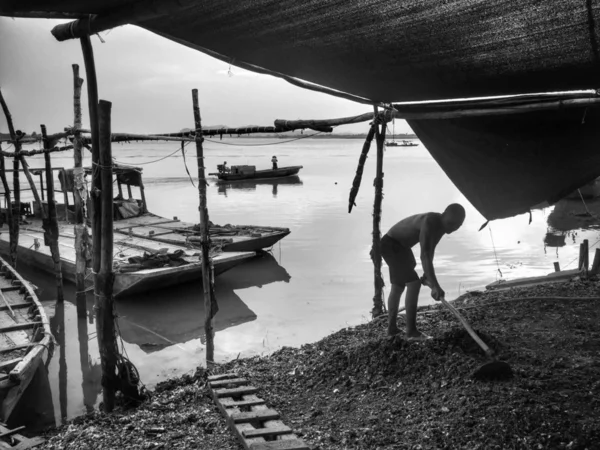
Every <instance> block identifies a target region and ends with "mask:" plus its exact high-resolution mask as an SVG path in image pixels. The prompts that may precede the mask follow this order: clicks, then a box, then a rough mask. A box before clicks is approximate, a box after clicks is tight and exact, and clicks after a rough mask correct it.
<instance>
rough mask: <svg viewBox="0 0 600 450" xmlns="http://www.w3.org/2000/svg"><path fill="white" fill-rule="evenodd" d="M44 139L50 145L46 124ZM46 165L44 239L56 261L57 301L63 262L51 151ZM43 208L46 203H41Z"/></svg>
mask: <svg viewBox="0 0 600 450" xmlns="http://www.w3.org/2000/svg"><path fill="white" fill-rule="evenodd" d="M41 128H42V140H43V142H44V147H49V145H50V143H49V142H48V139H47V134H46V125H41ZM44 160H45V166H46V197H47V198H48V215H47V216H46V214H45V213H42V214H43V217H44V219H43V222H42V223H43V228H44V241H45V244H46V245H47V246H49V247H50V253H51V254H52V261H53V263H54V277H55V280H56V301H57V302H63V301H64V295H63V278H62V264H61V261H60V249H59V247H58V218H57V216H56V203H55V201H54V176H53V171H52V162H51V161H50V153H44ZM40 206H41V207H42V209H43V208H44V205H42V204H40Z"/></svg>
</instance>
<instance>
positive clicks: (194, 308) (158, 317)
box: [117, 253, 291, 353]
mask: <svg viewBox="0 0 600 450" xmlns="http://www.w3.org/2000/svg"><path fill="white" fill-rule="evenodd" d="M234 270H235V271H236V276H235V277H232V278H230V280H229V282H225V283H223V282H220V283H216V285H215V295H216V297H217V301H218V303H219V312H218V313H217V314H216V316H215V318H214V319H213V327H214V330H215V332H219V331H222V330H225V329H227V328H230V327H234V326H236V325H240V324H242V323H246V322H250V321H253V320H255V319H256V318H257V317H256V314H255V313H254V312H253V311H252V310H251V309H250V308H249V307H248V306H247V305H246V304H245V303H244V302H243V301H242V299H241V298H240V297H239V296H238V295H237V294H236V293H235V290H238V289H246V288H248V287H253V286H256V287H261V286H263V285H266V284H269V283H274V282H278V281H284V282H286V283H287V282H289V280H290V278H291V277H290V275H289V274H288V272H287V271H286V270H285V269H284V268H283V267H282V266H280V265H279V264H278V263H277V261H276V260H275V258H274V257H273V256H272V255H271V254H269V253H262V254H260V255H259V256H257V257H256V258H255V259H253V260H252V261H249V262H248V263H245V264H244V265H242V266H240V267H239V268H236V269H234ZM232 272H233V270H232ZM202 293H203V290H202V285H201V284H200V283H188V284H186V285H182V286H180V287H178V288H177V290H176V292H173V294H174V295H172V296H171V297H170V298H165V293H164V292H159V291H156V292H149V293H146V294H142V295H139V296H135V297H129V298H126V299H123V300H119V302H117V312H118V314H119V329H120V332H121V337H122V338H123V340H125V341H126V342H128V343H131V344H137V345H138V346H139V347H140V348H141V349H142V350H143V351H144V352H146V353H152V352H155V351H158V350H162V349H164V348H165V347H170V346H173V345H178V344H183V343H185V342H188V341H191V340H192V339H197V338H199V337H201V336H202V335H203V334H204V301H203V294H202Z"/></svg>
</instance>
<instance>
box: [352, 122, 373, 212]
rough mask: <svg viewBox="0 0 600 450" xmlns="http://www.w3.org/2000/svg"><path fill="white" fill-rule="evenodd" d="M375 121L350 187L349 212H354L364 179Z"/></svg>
mask: <svg viewBox="0 0 600 450" xmlns="http://www.w3.org/2000/svg"><path fill="white" fill-rule="evenodd" d="M376 126H377V125H375V123H373V124H372V125H371V128H370V129H369V133H368V134H367V138H366V139H365V143H364V144H363V148H362V152H361V154H360V158H359V159H358V167H357V168H356V175H355V176H354V180H353V181H352V188H351V189H350V198H349V200H348V213H351V212H352V207H354V206H356V202H355V200H356V196H357V195H358V190H359V189H360V183H361V181H362V175H363V170H364V168H365V161H366V160H367V155H368V154H369V150H370V149H371V142H372V141H373V137H374V136H375V127H376Z"/></svg>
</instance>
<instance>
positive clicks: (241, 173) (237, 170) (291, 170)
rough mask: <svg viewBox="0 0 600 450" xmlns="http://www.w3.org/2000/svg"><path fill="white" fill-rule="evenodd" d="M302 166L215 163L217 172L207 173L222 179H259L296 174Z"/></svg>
mask: <svg viewBox="0 0 600 450" xmlns="http://www.w3.org/2000/svg"><path fill="white" fill-rule="evenodd" d="M300 169H302V166H289V167H279V168H278V169H266V170H256V166H231V168H228V167H226V166H225V165H224V164H219V165H217V170H218V172H213V173H209V175H210V176H216V177H217V178H219V180H223V181H236V180H261V179H268V178H283V177H290V176H293V175H298V172H300Z"/></svg>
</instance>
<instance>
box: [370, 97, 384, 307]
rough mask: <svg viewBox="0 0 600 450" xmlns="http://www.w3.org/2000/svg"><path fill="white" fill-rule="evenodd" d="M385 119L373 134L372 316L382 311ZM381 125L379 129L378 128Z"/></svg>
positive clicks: (377, 125)
mask: <svg viewBox="0 0 600 450" xmlns="http://www.w3.org/2000/svg"><path fill="white" fill-rule="evenodd" d="M373 110H374V116H375V117H377V116H378V114H377V107H376V106H374V107H373ZM385 123H386V121H385V119H384V120H382V121H381V123H377V122H375V135H376V142H377V174H376V176H375V180H374V182H373V185H374V186H375V201H374V204H373V251H372V253H371V258H372V259H373V266H374V285H375V295H374V296H373V309H372V310H371V315H372V317H374V318H375V317H378V316H380V315H381V314H383V313H384V311H385V309H384V306H383V278H382V276H381V230H380V226H379V225H380V223H381V203H382V201H383V145H384V142H385V129H386V125H385ZM380 126H381V129H380Z"/></svg>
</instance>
